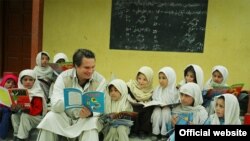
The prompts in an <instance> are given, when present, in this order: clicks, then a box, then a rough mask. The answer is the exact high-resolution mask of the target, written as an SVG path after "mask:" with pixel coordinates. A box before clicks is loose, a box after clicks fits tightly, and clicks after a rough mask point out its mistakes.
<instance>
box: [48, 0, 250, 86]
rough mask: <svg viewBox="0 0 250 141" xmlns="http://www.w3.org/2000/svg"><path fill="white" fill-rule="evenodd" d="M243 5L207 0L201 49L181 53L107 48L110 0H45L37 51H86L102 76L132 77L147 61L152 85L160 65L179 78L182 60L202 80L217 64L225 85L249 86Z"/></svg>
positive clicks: (242, 1) (238, 0) (247, 13)
mask: <svg viewBox="0 0 250 141" xmlns="http://www.w3.org/2000/svg"><path fill="white" fill-rule="evenodd" d="M249 7H250V1H249V0H209V4H208V15H207V25H206V35H205V46H204V52H203V53H183V52H158V51H157V52H155V51H135V50H131V51H129V50H110V49H109V37H110V36H109V35H110V21H111V0H45V1H44V27H43V30H44V31H43V50H45V51H48V52H49V53H50V55H51V56H53V55H54V54H55V53H57V52H65V53H66V54H67V55H68V56H69V58H72V54H73V53H74V51H75V50H76V49H77V48H88V49H91V50H93V51H94V52H95V54H96V58H97V62H96V63H97V64H96V70H98V71H99V72H100V73H102V74H103V75H104V76H105V77H106V78H107V80H110V79H111V78H112V77H114V76H115V77H118V78H121V79H124V80H125V81H128V80H129V79H134V78H135V75H136V72H137V70H138V69H139V68H140V67H141V66H144V65H147V66H150V67H152V68H153V70H154V72H155V77H154V85H157V84H158V81H157V80H158V76H157V72H158V71H159V69H160V68H162V67H163V66H172V67H173V68H174V69H175V70H176V74H177V82H179V81H180V80H181V79H183V70H184V68H185V67H186V65H188V64H191V63H193V64H198V65H200V66H201V67H202V68H203V71H204V77H205V81H207V79H208V78H209V77H210V76H211V69H212V67H213V66H214V65H218V64H221V65H224V66H226V67H227V68H228V70H229V78H228V84H233V83H238V82H243V83H245V89H250V75H249V70H250V65H249V61H250V57H249V52H250V46H249V45H250V39H249V37H250V28H249V26H250V18H249V17H250V8H249ZM70 60H72V59H70ZM205 81H204V82H205Z"/></svg>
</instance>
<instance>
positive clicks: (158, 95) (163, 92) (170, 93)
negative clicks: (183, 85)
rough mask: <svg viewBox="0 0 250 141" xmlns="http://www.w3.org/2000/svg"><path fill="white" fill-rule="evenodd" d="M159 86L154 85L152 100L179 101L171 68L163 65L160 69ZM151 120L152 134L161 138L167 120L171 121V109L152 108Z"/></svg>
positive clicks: (164, 134) (173, 102) (165, 132)
mask: <svg viewBox="0 0 250 141" xmlns="http://www.w3.org/2000/svg"><path fill="white" fill-rule="evenodd" d="M158 75H159V84H160V85H159V86H157V87H156V89H155V90H154V93H153V100H154V101H159V102H162V103H164V104H167V105H168V104H169V105H170V104H175V103H177V102H179V95H178V92H177V89H176V87H175V86H176V74H175V71H174V69H173V68H171V67H164V68H162V69H160V71H159V73H158ZM151 121H152V124H153V132H152V133H153V135H155V136H157V138H158V139H159V138H160V135H161V136H162V140H164V138H166V137H165V136H166V135H167V132H168V131H167V127H166V124H167V122H171V109H170V107H168V106H164V107H160V106H156V107H155V108H154V111H153V114H152V117H151ZM165 140H166V139H165Z"/></svg>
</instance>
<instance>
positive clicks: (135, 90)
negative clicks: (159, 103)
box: [127, 66, 154, 101]
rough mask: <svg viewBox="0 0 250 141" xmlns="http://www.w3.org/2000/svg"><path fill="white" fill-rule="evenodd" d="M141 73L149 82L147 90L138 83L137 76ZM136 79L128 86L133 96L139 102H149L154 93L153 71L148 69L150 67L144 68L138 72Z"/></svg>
mask: <svg viewBox="0 0 250 141" xmlns="http://www.w3.org/2000/svg"><path fill="white" fill-rule="evenodd" d="M139 73H142V74H144V75H145V76H146V78H147V80H148V84H147V87H145V88H140V85H139V84H138V82H137V75H138V74H139ZM137 75H136V79H135V80H130V81H129V82H128V83H127V85H128V87H129V89H130V91H131V92H132V94H133V96H134V97H135V98H136V100H138V101H149V100H150V98H151V96H152V92H153V77H154V72H153V70H152V69H151V68H150V67H148V66H143V67H141V68H140V69H139V71H138V72H137Z"/></svg>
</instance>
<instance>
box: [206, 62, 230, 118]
mask: <svg viewBox="0 0 250 141" xmlns="http://www.w3.org/2000/svg"><path fill="white" fill-rule="evenodd" d="M227 78H228V70H227V68H226V67H224V66H221V65H219V66H214V67H213V69H212V76H211V78H210V79H209V80H208V81H207V82H206V84H205V86H204V90H205V91H204V93H203V98H204V103H203V105H204V106H205V107H206V109H207V112H208V115H211V114H213V113H214V107H213V106H214V100H213V97H208V96H207V95H206V91H207V90H209V89H213V87H223V86H228V85H227V84H226V82H227Z"/></svg>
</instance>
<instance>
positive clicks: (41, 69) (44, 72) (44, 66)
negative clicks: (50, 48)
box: [34, 51, 53, 102]
mask: <svg viewBox="0 0 250 141" xmlns="http://www.w3.org/2000/svg"><path fill="white" fill-rule="evenodd" d="M49 60H50V57H49V54H48V53H47V52H45V51H42V52H39V53H38V54H37V56H36V64H37V65H36V66H35V68H34V71H35V73H36V76H37V78H38V80H39V82H40V86H41V88H42V90H43V91H44V94H45V96H46V97H45V98H46V101H47V102H49V91H50V85H51V83H52V81H53V69H52V68H51V67H50V66H49Z"/></svg>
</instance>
